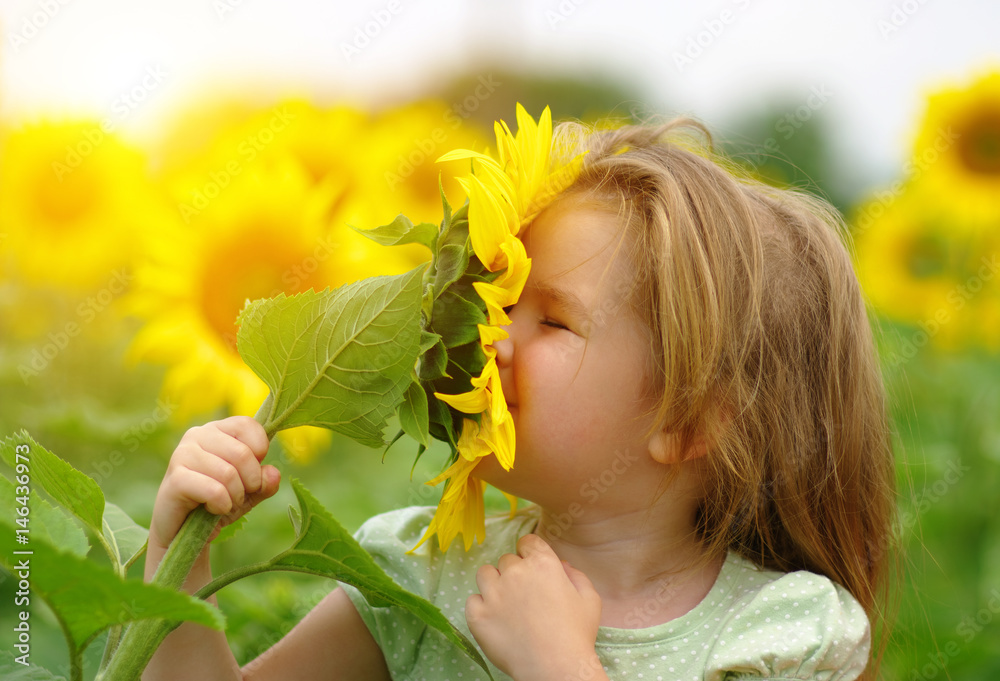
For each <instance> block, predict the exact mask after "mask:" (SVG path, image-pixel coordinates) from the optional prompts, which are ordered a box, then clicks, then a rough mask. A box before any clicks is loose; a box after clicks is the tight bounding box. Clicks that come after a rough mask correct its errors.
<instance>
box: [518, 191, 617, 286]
mask: <svg viewBox="0 0 1000 681" xmlns="http://www.w3.org/2000/svg"><path fill="white" fill-rule="evenodd" d="M520 237H521V239H522V241H523V242H524V246H525V249H526V250H527V252H528V255H529V256H530V257H531V258H532V262H533V267H534V266H535V265H538V266H542V267H544V269H546V270H548V269H550V267H549V265H552V266H558V265H562V266H564V267H569V268H572V269H577V268H583V269H585V270H590V269H592V268H594V267H600V268H601V269H604V268H606V267H607V266H608V265H611V264H612V263H613V262H614V261H616V260H619V259H620V256H621V255H622V254H623V251H624V248H623V246H624V230H623V228H622V224H621V220H620V218H619V216H618V215H617V213H615V212H613V211H611V210H610V209H608V208H607V207H604V206H602V205H600V204H596V203H592V202H586V203H584V202H582V201H572V200H563V201H560V202H558V203H555V204H553V205H552V206H549V207H548V208H547V209H546V210H544V211H542V212H541V213H540V214H539V215H538V217H537V218H535V220H534V221H533V222H532V223H531V224H530V225H529V226H528V227H527V228H526V229H525V230H524V231H523V232H522V233H521V234H520Z"/></svg>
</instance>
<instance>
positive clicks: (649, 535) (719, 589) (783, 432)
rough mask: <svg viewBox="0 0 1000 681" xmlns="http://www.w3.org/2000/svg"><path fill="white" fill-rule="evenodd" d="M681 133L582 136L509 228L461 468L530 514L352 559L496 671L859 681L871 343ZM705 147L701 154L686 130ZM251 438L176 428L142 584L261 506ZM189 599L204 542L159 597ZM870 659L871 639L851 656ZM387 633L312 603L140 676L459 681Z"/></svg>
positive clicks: (387, 614) (725, 174) (369, 536)
mask: <svg viewBox="0 0 1000 681" xmlns="http://www.w3.org/2000/svg"><path fill="white" fill-rule="evenodd" d="M697 131H700V132H705V131H704V129H703V128H701V127H700V126H699V125H697V124H695V123H692V122H691V121H687V120H678V121H673V122H670V123H667V124H664V125H661V126H659V127H649V126H628V127H624V128H620V129H617V130H603V131H599V132H596V131H595V132H590V131H587V130H585V129H584V128H583V127H582V126H579V125H574V124H564V125H562V126H560V128H559V129H558V131H557V136H558V138H559V142H560V144H559V145H554V146H558V147H560V148H562V145H565V146H566V147H567V148H574V153H575V152H576V151H580V150H583V149H586V150H587V151H588V153H587V155H586V156H585V162H584V168H583V170H582V172H581V174H580V175H579V177H578V179H577V180H576V181H575V182H574V183H573V185H572V186H570V187H569V188H568V189H567V190H566V191H564V192H563V193H562V194H561V195H560V196H559V197H558V198H557V200H556V201H555V202H554V203H552V204H551V205H550V206H549V207H548V208H546V209H545V210H544V211H543V212H542V213H541V214H540V215H539V216H538V217H537V218H536V219H535V220H534V221H533V222H532V224H531V225H530V227H529V228H528V229H527V231H526V233H524V236H523V240H524V243H525V246H526V248H527V252H528V255H529V256H530V257H531V258H532V268H531V272H530V275H529V279H528V282H527V284H526V286H525V288H524V291H523V293H522V295H521V297H520V299H519V301H518V303H517V305H516V306H514V307H513V308H512V309H510V310H509V314H510V318H511V325H510V326H509V327H507V330H508V331H509V338H507V339H505V340H502V341H497V342H496V343H495V346H494V347H495V348H496V349H497V364H498V367H499V370H500V377H501V383H502V386H503V392H504V395H505V397H506V399H507V402H508V407H509V409H510V411H511V413H512V415H513V417H514V420H515V424H516V438H517V462H516V465H515V466H514V467H513V469H511V470H510V471H504V470H503V469H502V468H501V467H500V466H499V465H498V464H497V463H496V461H495V459H494V457H486V458H485V459H483V462H482V463H481V464H480V465H479V466H478V468H477V469H476V475H477V476H478V477H480V478H482V479H484V480H485V481H487V482H489V483H491V484H493V485H495V486H497V487H499V488H500V489H502V490H504V491H506V492H508V493H510V494H513V495H516V496H519V497H522V498H525V499H528V500H529V501H532V502H534V504H535V505H533V506H531V507H529V508H527V509H525V510H522V511H520V512H519V513H517V514H516V515H514V516H513V517H503V518H495V519H490V520H488V521H487V525H488V527H487V532H486V537H487V539H486V541H485V543H483V544H481V545H478V546H474V547H473V548H472V549H471V550H470V551H468V552H465V551H463V550H462V548H461V547H458V548H453V549H452V550H451V551H447V552H443V553H442V552H441V551H439V550H438V549H437V548H436V547H435V546H433V545H432V544H433V543H432V542H428V543H427V544H424V545H423V546H421V548H420V549H419V550H418V551H416V552H414V553H408V551H409V550H410V549H411V548H412V547H413V546H414V545H415V544H416V543H417V541H418V540H419V539H420V537H421V536H422V535H423V533H424V531H425V530H426V528H427V526H428V524H429V522H430V520H431V517H432V515H433V509H428V508H407V509H402V510H398V511H393V512H390V513H387V514H384V515H381V516H378V517H376V518H373V519H372V520H370V521H369V522H367V523H366V524H365V525H364V526H363V527H362V528H361V529H360V530H359V532H358V535H357V536H358V538H359V540H360V541H361V543H362V545H364V546H365V548H367V549H368V550H369V551H370V552H371V553H372V555H373V556H374V557H375V559H376V560H377V561H378V562H379V563H380V564H381V565H382V566H383V567H384V568H385V569H386V571H387V572H388V573H389V574H390V575H392V576H393V578H395V579H396V581H397V582H399V583H400V584H401V585H402V586H403V587H405V588H407V589H410V590H411V591H415V592H417V593H419V594H421V595H423V596H425V597H426V598H428V599H430V600H431V601H433V602H435V603H436V604H437V605H438V606H439V607H441V608H442V610H443V612H444V613H445V614H446V615H447V616H449V618H450V619H451V620H452V621H453V622H454V623H455V624H456V626H458V627H459V628H460V629H464V630H465V631H466V632H470V633H471V635H472V636H474V638H475V640H476V642H477V643H478V644H479V645H480V647H481V648H482V651H483V652H484V654H485V656H486V657H487V658H488V660H489V661H490V662H491V663H492V664H493V665H495V667H496V669H495V670H494V671H495V677H496V678H498V679H500V678H506V676H504V675H507V676H510V677H512V678H514V679H518V680H522V679H547V680H553V679H558V680H562V679H616V680H617V679H671V680H673V679H712V680H718V681H722V680H723V679H730V678H769V679H775V678H780V679H845V680H847V679H855V678H874V674H875V671H874V669H875V668H877V661H878V652H879V647H878V646H876V647H875V652H874V654H873V653H872V640H873V639H872V632H873V630H874V631H875V632H876V633H878V632H879V631H881V630H882V629H884V612H883V611H882V609H881V605H880V604H881V603H883V602H884V593H883V591H884V589H885V587H886V585H887V576H888V572H889V566H890V559H891V557H892V555H893V554H892V550H891V549H892V546H891V528H892V522H893V513H894V482H893V481H894V474H893V460H892V450H891V442H890V431H889V426H888V421H887V415H886V404H885V397H884V389H883V386H882V383H881V377H880V372H879V365H878V361H877V356H876V353H875V349H874V344H873V339H872V334H871V329H870V326H869V322H868V318H867V315H866V311H865V305H864V301H863V298H862V294H861V291H860V290H859V287H858V283H857V280H856V278H855V276H854V273H853V271H852V268H851V264H850V259H849V257H848V254H847V251H846V250H845V247H844V245H843V244H842V243H841V241H840V239H839V238H838V237H839V236H841V233H840V230H841V227H842V224H841V222H840V220H839V218H838V217H837V216H836V214H835V212H834V211H833V209H831V208H830V207H828V206H827V205H826V204H824V203H822V202H820V201H818V200H816V199H813V198H809V197H806V196H803V195H800V194H797V193H794V192H791V191H781V190H777V189H773V188H770V187H767V186H764V185H762V184H760V183H757V182H753V181H750V180H747V179H740V178H738V177H737V175H736V173H734V172H733V171H731V170H727V169H726V168H725V167H724V166H723V164H722V162H721V161H719V160H715V159H713V158H712V157H711V156H710V154H709V153H708V152H707V151H705V150H704V149H703V148H701V147H699V146H698V145H697V144H696V138H695V137H694V135H693V133H694V132H697ZM705 135H706V137H707V133H705ZM267 448H268V441H267V437H266V436H265V434H264V432H263V429H262V428H261V427H260V426H259V425H258V424H257V423H256V422H255V421H253V420H252V419H250V418H246V417H231V418H228V419H225V420H222V421H218V422H213V423H209V424H207V425H205V426H202V427H199V428H192V429H191V430H189V431H188V432H187V433H186V434H185V435H184V437H183V439H182V440H181V443H180V444H179V445H178V447H177V449H176V451H175V452H174V454H173V456H172V457H171V460H170V464H169V466H168V469H167V472H166V475H165V477H164V480H163V483H162V485H161V487H160V490H159V493H158V494H157V498H156V503H155V507H154V513H153V520H152V525H151V528H150V537H149V551H148V553H147V559H146V575H147V579H148V578H150V577H151V575H152V574H153V572H154V571H155V568H156V566H157V565H158V564H159V561H160V559H161V558H162V555H163V553H164V551H165V547H166V546H167V544H168V543H169V541H170V539H171V538H172V537H173V536H174V534H175V533H176V532H177V529H178V527H179V526H180V524H181V522H182V521H183V520H184V518H185V516H186V515H187V513H188V512H189V511H190V510H192V509H193V508H195V507H196V506H198V505H199V504H202V503H205V504H206V505H207V506H208V509H209V510H210V511H213V512H215V513H219V514H227V518H226V520H227V521H231V520H233V519H235V518H236V517H239V516H240V515H242V514H243V513H245V512H246V511H248V510H249V509H250V508H251V507H253V506H254V505H255V504H257V503H258V502H260V501H261V500H263V499H266V498H268V497H270V496H272V495H273V494H274V492H275V491H276V490H277V488H278V478H279V475H278V471H277V470H276V469H275V468H274V467H273V466H261V464H260V461H261V460H262V459H263V458H264V455H265V454H266V452H267ZM210 579H211V577H210V574H209V566H208V549H207V548H206V550H205V551H204V552H203V554H202V556H201V557H200V558H199V559H198V561H197V563H196V564H195V567H194V568H193V570H192V573H191V575H190V577H189V579H188V583H187V584H186V586H185V588H186V589H188V590H190V591H195V590H197V589H198V588H200V587H201V586H202V585H204V584H205V583H207V582H208V581H209V580H210ZM878 638H879V640H881V639H884V636H881V637H878ZM477 670H478V667H475V666H474V665H473V664H472V663H471V661H469V660H467V659H466V658H465V657H464V656H463V655H462V654H461V653H459V652H457V651H454V650H453V649H451V648H449V646H448V644H447V643H445V642H444V640H443V639H442V638H439V637H438V635H437V632H434V631H428V630H427V629H426V628H425V627H424V626H423V625H422V624H421V623H420V622H419V620H416V619H415V618H413V617H411V616H409V615H408V613H405V612H400V611H397V610H395V609H392V608H372V607H371V606H369V605H368V604H367V603H366V602H365V601H364V599H363V597H361V596H360V595H359V594H358V592H357V591H356V590H354V589H353V588H351V587H348V586H344V587H342V588H338V589H336V590H334V591H333V592H331V593H330V595H329V596H327V597H326V598H325V599H324V600H323V601H322V602H321V603H320V604H319V605H318V606H317V607H316V608H315V609H314V610H313V611H312V612H311V613H310V614H309V615H308V616H306V617H305V618H304V619H303V620H302V622H300V623H299V624H298V625H297V626H296V627H295V628H294V629H293V630H292V631H291V632H290V633H289V634H288V635H287V636H285V637H284V638H283V639H282V640H281V641H280V642H279V643H277V644H276V645H275V646H274V647H272V648H271V649H270V650H268V651H267V652H266V653H264V654H263V655H262V656H261V657H260V658H258V659H257V660H255V661H253V662H251V663H250V664H249V665H247V666H246V667H244V668H243V669H242V670H241V669H240V668H239V666H238V665H237V663H236V661H235V659H234V658H233V655H232V653H231V652H230V650H229V648H228V645H227V643H226V639H225V636H224V635H223V634H220V633H219V632H214V631H209V630H206V629H203V628H201V627H199V626H198V625H194V624H190V623H189V624H184V625H183V626H181V627H179V628H178V629H177V630H175V631H174V632H173V633H172V634H171V635H170V636H169V637H168V638H167V639H166V640H165V641H164V643H163V645H162V646H161V648H160V649H159V651H158V652H157V653H156V655H155V656H154V658H153V660H152V662H151V663H150V665H149V667H148V668H147V671H146V673H145V675H144V677H143V678H144V679H147V680H152V679H167V678H177V679H188V678H198V679H241V678H245V679H303V680H305V679H310V680H314V679H389V678H406V679H421V678H426V679H458V678H463V679H469V678H479V677H480V676H481V671H480V672H479V674H477Z"/></svg>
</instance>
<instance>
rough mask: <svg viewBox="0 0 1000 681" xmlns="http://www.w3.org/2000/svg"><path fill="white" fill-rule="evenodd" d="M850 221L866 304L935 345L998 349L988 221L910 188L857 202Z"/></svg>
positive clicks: (999, 292)
mask: <svg viewBox="0 0 1000 681" xmlns="http://www.w3.org/2000/svg"><path fill="white" fill-rule="evenodd" d="M857 215H860V216H864V217H865V220H864V221H861V220H858V218H857ZM854 222H855V223H859V224H861V225H863V228H860V229H856V232H855V236H854V242H855V243H854V258H855V268H856V271H857V275H858V279H859V281H860V283H861V286H862V289H863V290H864V292H865V295H866V297H867V298H868V300H869V302H870V304H871V305H872V307H873V308H875V309H876V310H877V311H878V312H880V313H881V314H883V315H885V316H886V317H888V318H890V319H893V320H896V321H899V322H903V323H906V324H911V325H917V326H920V327H921V328H923V329H924V330H925V331H927V332H928V333H929V335H930V336H931V338H930V342H931V343H932V344H934V345H936V346H938V347H941V348H946V349H956V348H959V347H963V346H966V345H969V344H978V345H983V346H985V347H989V348H997V347H998V345H997V343H998V342H1000V325H998V323H997V322H998V319H997V316H998V313H1000V286H998V276H997V275H998V272H997V265H996V261H997V254H998V253H1000V230H998V229H997V226H998V225H997V224H996V223H995V222H991V221H988V220H980V221H973V220H970V219H956V217H955V216H954V214H953V213H952V212H951V210H950V208H949V207H948V206H942V205H941V204H939V203H937V202H935V201H934V200H933V199H931V198H930V197H928V196H927V195H926V194H924V193H922V192H919V191H916V190H915V189H914V188H913V187H910V188H908V189H907V190H904V191H903V192H902V193H901V194H900V195H898V196H897V197H896V198H895V199H894V200H892V201H891V202H889V203H885V202H884V201H883V200H882V199H874V200H872V201H870V202H868V203H866V204H862V205H861V206H859V207H858V210H857V211H856V217H855V218H854ZM991 320H992V321H991ZM931 331H933V333H931Z"/></svg>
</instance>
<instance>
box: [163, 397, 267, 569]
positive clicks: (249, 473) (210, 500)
mask: <svg viewBox="0 0 1000 681" xmlns="http://www.w3.org/2000/svg"><path fill="white" fill-rule="evenodd" d="M269 444H270V443H269V442H268V439H267V434H266V433H265V432H264V428H263V426H261V425H260V424H259V423H257V421H255V420H253V419H252V418H250V417H249V416H230V417H229V418H227V419H223V420H221V421H212V422H210V423H206V424H205V425H204V426H198V427H195V428H191V429H189V430H188V431H187V432H186V433H184V436H183V437H182V438H181V441H180V444H178V445H177V449H175V450H174V453H173V455H172V456H171V457H170V463H169V464H168V465H167V472H166V474H165V475H164V476H163V482H162V483H160V489H159V491H157V493H156V502H155V503H154V504H153V518H152V521H151V522H150V527H149V544H150V546H151V547H153V546H156V547H159V548H163V549H165V548H166V547H167V545H168V544H170V540H172V539H173V538H174V535H176V534H177V530H179V529H180V526H181V524H182V523H183V522H184V519H185V518H187V515H188V513H190V512H191V511H192V510H194V509H195V508H197V507H198V506H200V505H201V504H205V506H206V508H207V509H208V510H209V511H210V512H212V513H214V514H216V515H224V516H225V517H224V518H223V519H222V521H221V522H220V523H219V525H218V527H217V528H216V529H215V531H214V532H213V534H212V539H214V538H215V536H216V535H217V534H218V532H219V530H220V529H221V528H222V527H224V526H225V525H228V524H229V523H231V522H233V521H235V520H237V519H238V518H239V517H240V516H242V515H243V514H244V513H246V512H247V511H249V510H250V509H251V508H253V507H254V506H256V505H257V504H258V503H260V502H261V501H263V500H264V499H267V498H268V497H271V496H273V495H274V493H275V492H277V491H278V483H279V482H280V480H281V473H280V472H279V471H278V469H277V468H275V467H274V466H261V465H260V461H261V459H263V458H264V455H265V454H267V448H268V445H269Z"/></svg>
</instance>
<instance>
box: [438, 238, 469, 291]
mask: <svg viewBox="0 0 1000 681" xmlns="http://www.w3.org/2000/svg"><path fill="white" fill-rule="evenodd" d="M436 266H437V269H436V270H435V272H434V290H435V291H437V293H438V295H439V296H440V295H441V293H443V292H444V291H445V290H446V289H447V288H448V287H449V286H450V285H451V284H453V283H454V282H456V281H458V280H459V279H461V278H462V275H463V274H465V270H467V269H468V267H469V249H468V247H467V246H466V245H465V244H445V245H443V246H441V248H440V249H439V250H438V255H437V263H436Z"/></svg>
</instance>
